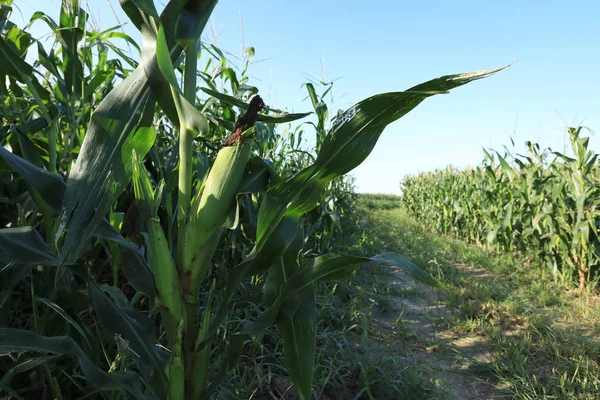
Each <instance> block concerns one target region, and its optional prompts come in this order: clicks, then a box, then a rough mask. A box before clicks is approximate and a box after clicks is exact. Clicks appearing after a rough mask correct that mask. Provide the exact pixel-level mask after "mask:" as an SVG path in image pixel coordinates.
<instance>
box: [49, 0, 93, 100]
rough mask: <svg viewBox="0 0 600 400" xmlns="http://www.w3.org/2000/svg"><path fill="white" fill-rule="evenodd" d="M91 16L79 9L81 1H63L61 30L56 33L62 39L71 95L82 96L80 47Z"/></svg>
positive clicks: (64, 66)
mask: <svg viewBox="0 0 600 400" xmlns="http://www.w3.org/2000/svg"><path fill="white" fill-rule="evenodd" d="M88 18H89V16H88V15H87V13H86V12H85V11H83V10H82V9H81V8H80V7H79V1H73V0H63V1H62V7H61V10H60V18H59V24H60V25H59V28H58V29H57V30H56V31H54V32H56V34H57V35H58V36H59V37H60V38H61V44H62V63H61V64H60V67H61V68H62V70H63V76H64V79H65V84H66V87H67V92H68V93H69V94H76V95H78V96H79V95H81V91H82V89H83V65H82V63H81V59H80V57H79V51H78V46H79V43H80V42H81V41H82V40H83V32H84V31H85V30H86V27H85V22H86V21H87V20H88Z"/></svg>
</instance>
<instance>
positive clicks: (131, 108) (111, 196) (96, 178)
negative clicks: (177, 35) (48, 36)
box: [32, 0, 216, 262]
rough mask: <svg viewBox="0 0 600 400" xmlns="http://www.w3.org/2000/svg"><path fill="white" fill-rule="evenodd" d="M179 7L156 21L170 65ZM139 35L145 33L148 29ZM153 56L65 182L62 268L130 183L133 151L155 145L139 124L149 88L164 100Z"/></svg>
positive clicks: (121, 88) (127, 83)
mask: <svg viewBox="0 0 600 400" xmlns="http://www.w3.org/2000/svg"><path fill="white" fill-rule="evenodd" d="M209 3H211V4H212V3H216V1H214V0H213V1H210V2H209ZM126 4H127V6H126V7H128V10H130V11H131V10H134V9H133V8H131V6H133V7H135V10H138V11H136V12H137V14H136V13H134V12H132V13H128V15H129V16H130V18H132V20H134V23H136V26H137V25H138V23H140V24H141V23H142V18H141V14H140V13H139V9H138V8H137V6H136V5H135V4H134V3H130V2H127V3H126ZM140 4H141V3H140ZM182 6H183V2H182V1H180V0H172V1H170V2H169V3H168V4H167V5H166V7H165V9H164V11H163V13H162V14H161V16H160V18H161V26H163V27H164V30H165V36H166V38H167V45H168V48H169V49H171V50H172V51H169V54H170V56H171V59H172V60H173V59H177V58H178V57H179V55H180V54H181V48H179V49H177V48H173V47H172V46H173V40H172V37H173V30H174V28H175V23H176V20H177V15H178V13H179V10H180V9H181V7H182ZM211 9H212V8H211ZM126 11H127V10H126ZM36 15H37V17H38V18H44V16H43V15H42V14H39V13H38V14H34V16H36ZM132 15H133V17H132ZM32 18H33V17H32ZM46 19H48V18H46ZM204 19H206V20H208V17H206V18H205V17H203V20H204ZM142 27H144V25H142ZM143 30H144V31H146V30H149V29H148V28H147V27H146V28H144V29H143ZM155 52H156V48H155V47H152V46H144V51H143V54H142V60H143V63H142V64H143V65H141V66H139V67H138V68H136V70H135V71H134V72H133V73H132V74H130V75H129V76H128V77H127V78H126V79H125V80H124V81H123V82H121V83H120V84H119V85H118V86H117V87H115V88H114V89H113V90H112V91H111V92H110V93H109V94H108V95H107V96H106V97H105V98H104V100H103V101H102V103H100V105H99V106H98V108H97V109H96V110H95V112H94V114H93V115H92V120H91V123H90V125H89V128H88V131H87V133H86V136H85V140H84V142H83V144H82V147H81V150H80V152H79V157H78V159H77V163H76V164H75V166H74V167H73V168H72V170H71V175H70V178H69V181H68V182H67V191H66V194H65V198H64V201H63V207H62V212H61V217H60V221H61V225H60V227H59V230H58V232H57V233H58V235H57V242H58V243H59V246H57V247H58V248H59V249H60V255H61V259H63V260H64V261H66V262H73V261H74V260H76V259H77V257H78V256H79V254H80V253H81V251H82V249H83V247H84V244H85V243H86V241H87V239H88V238H89V237H90V235H91V234H92V233H93V232H94V230H95V229H96V227H97V226H98V224H99V223H100V222H101V221H102V220H103V218H104V216H105V215H106V214H107V212H108V211H109V209H110V207H111V206H112V204H114V201H115V200H116V199H117V197H118V196H119V195H120V193H121V192H122V190H123V189H124V188H125V186H126V185H127V183H128V182H129V179H130V177H131V151H132V150H133V149H135V150H136V153H137V154H138V156H140V157H144V156H145V155H146V153H147V152H148V150H149V149H150V147H151V146H152V144H153V143H154V137H155V133H154V131H153V130H152V129H151V128H149V126H150V123H151V119H150V120H142V122H141V124H140V118H141V116H142V114H144V115H145V116H146V115H147V116H150V117H151V116H152V115H153V105H154V104H153V102H148V98H149V95H150V87H152V91H153V92H154V93H155V95H156V98H158V99H159V100H161V99H163V98H164V97H165V96H163V95H162V94H163V93H164V90H165V85H164V84H162V85H158V89H155V86H156V85H155V84H154V83H155V82H159V83H160V82H161V80H162V81H164V76H163V74H162V73H161V72H160V70H159V69H158V66H157V65H156V57H155ZM163 83H164V82H163ZM167 88H168V86H167ZM167 98H170V97H167ZM161 106H162V107H163V109H165V112H167V113H168V107H165V105H164V104H163V103H161ZM140 125H141V127H140ZM136 128H138V129H136ZM63 234H64V237H63Z"/></svg>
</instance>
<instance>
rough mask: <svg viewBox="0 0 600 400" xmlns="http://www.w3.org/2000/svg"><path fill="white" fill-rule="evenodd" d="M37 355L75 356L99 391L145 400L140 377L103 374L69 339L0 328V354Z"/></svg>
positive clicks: (134, 374) (113, 373)
mask: <svg viewBox="0 0 600 400" xmlns="http://www.w3.org/2000/svg"><path fill="white" fill-rule="evenodd" d="M24 351H32V352H40V353H51V354H56V355H66V354H74V355H75V356H76V357H77V360H78V361H79V366H80V367H81V371H82V372H83V375H84V376H85V378H86V380H87V381H88V382H89V383H90V384H92V385H93V386H95V387H97V388H98V389H101V390H125V391H127V392H128V393H129V394H130V395H131V396H133V398H136V399H146V396H145V395H144V394H143V392H142V389H141V384H140V378H139V376H138V375H137V374H136V373H134V372H129V371H119V372H110V373H107V372H104V371H102V370H101V369H99V368H98V367H96V366H95V365H94V364H93V363H92V362H91V361H90V359H89V358H88V356H87V355H86V353H85V352H84V351H83V350H82V349H81V348H80V347H79V346H78V345H77V343H75V341H74V340H73V339H72V338H70V337H68V336H55V337H47V336H41V335H38V334H37V333H34V332H31V331H27V330H21V329H11V328H0V352H2V353H3V354H5V353H8V352H24Z"/></svg>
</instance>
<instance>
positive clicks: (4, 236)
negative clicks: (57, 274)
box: [0, 226, 59, 266]
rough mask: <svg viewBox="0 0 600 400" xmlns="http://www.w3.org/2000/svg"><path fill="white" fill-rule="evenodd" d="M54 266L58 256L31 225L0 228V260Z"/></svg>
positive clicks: (2, 261) (7, 262)
mask: <svg viewBox="0 0 600 400" xmlns="http://www.w3.org/2000/svg"><path fill="white" fill-rule="evenodd" d="M13 261H14V262H18V263H20V264H26V265H45V266H55V265H58V264H59V260H58V258H57V257H56V256H55V255H54V254H53V253H52V251H50V249H49V248H48V246H47V245H46V243H45V242H44V239H42V237H41V236H40V234H39V233H38V231H36V230H35V229H34V228H33V227H31V226H25V227H19V228H5V229H0V262H1V263H3V264H4V265H6V264H9V263H11V262H13Z"/></svg>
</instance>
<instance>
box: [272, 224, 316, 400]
mask: <svg viewBox="0 0 600 400" xmlns="http://www.w3.org/2000/svg"><path fill="white" fill-rule="evenodd" d="M303 244H304V234H303V232H302V229H298V231H297V234H296V237H295V238H294V240H293V241H292V244H290V246H289V247H288V249H287V250H286V252H285V254H284V255H283V257H281V259H280V260H279V262H277V263H276V264H275V265H274V266H273V268H271V270H270V272H269V277H268V280H267V286H266V290H265V292H266V293H265V295H266V299H265V300H266V304H267V305H272V304H273V303H274V302H275V301H276V299H277V298H279V297H281V295H282V294H281V292H280V290H281V288H282V287H283V286H284V285H285V284H286V283H287V282H288V280H289V279H290V278H291V277H292V276H294V273H295V272H296V271H298V270H299V269H300V262H299V261H300V253H301V251H302V246H303ZM294 300H296V301H295V302H292V303H293V304H292V312H291V315H290V316H289V317H288V318H287V319H286V320H285V321H284V322H283V323H280V324H279V325H278V326H277V329H278V330H279V332H281V337H282V339H283V361H284V364H285V367H286V369H287V371H288V373H289V374H290V376H291V377H292V381H293V382H294V385H296V388H297V389H298V393H299V394H300V398H301V399H302V400H310V399H311V398H312V380H313V371H314V365H313V364H314V358H315V351H316V324H317V318H316V303H315V291H314V287H313V285H309V286H308V287H306V288H304V290H303V291H302V292H301V293H300V294H299V295H298V296H297V299H294ZM294 303H295V304H294ZM281 311H282V310H280V314H282V313H281ZM284 311H285V310H284ZM284 314H285V313H284ZM284 316H285V315H284Z"/></svg>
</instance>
